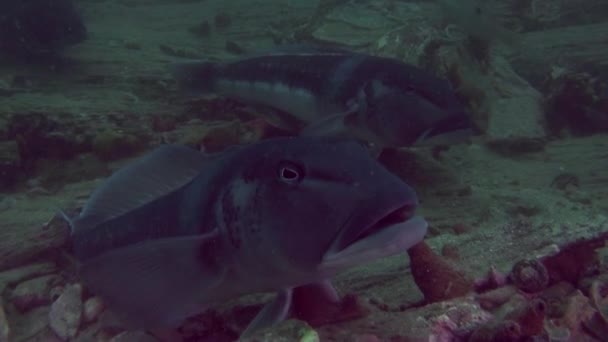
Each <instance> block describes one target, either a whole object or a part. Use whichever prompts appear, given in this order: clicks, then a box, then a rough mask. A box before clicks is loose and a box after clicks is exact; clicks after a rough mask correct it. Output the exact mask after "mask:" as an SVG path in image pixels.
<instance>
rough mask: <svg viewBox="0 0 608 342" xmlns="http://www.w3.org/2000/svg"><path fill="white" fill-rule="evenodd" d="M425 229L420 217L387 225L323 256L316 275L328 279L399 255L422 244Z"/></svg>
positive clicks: (426, 224)
mask: <svg viewBox="0 0 608 342" xmlns="http://www.w3.org/2000/svg"><path fill="white" fill-rule="evenodd" d="M427 230H428V223H427V222H426V221H425V220H424V219H423V218H422V217H420V216H412V217H411V218H410V219H408V220H406V221H401V222H397V223H393V224H389V225H387V226H384V227H383V228H382V229H380V230H378V231H376V232H373V233H372V234H370V235H365V236H361V238H360V239H359V240H356V241H353V242H351V243H350V244H348V245H347V246H346V247H344V248H343V249H341V250H339V251H336V252H334V253H328V254H326V255H325V256H324V258H323V260H322V262H321V264H320V265H319V272H320V274H322V275H324V276H328V277H331V276H333V275H335V274H336V273H338V272H340V271H341V270H344V269H346V268H349V267H352V266H356V265H360V264H363V263H367V262H370V261H373V260H376V259H379V258H383V257H388V256H391V255H395V254H398V253H402V252H404V251H406V250H408V249H409V248H410V247H412V246H414V245H416V244H418V243H419V242H420V241H422V240H423V239H424V236H425V235H426V233H427Z"/></svg>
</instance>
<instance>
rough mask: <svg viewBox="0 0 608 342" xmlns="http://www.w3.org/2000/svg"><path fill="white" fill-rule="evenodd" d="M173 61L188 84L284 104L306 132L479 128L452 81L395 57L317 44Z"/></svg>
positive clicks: (388, 139)
mask: <svg viewBox="0 0 608 342" xmlns="http://www.w3.org/2000/svg"><path fill="white" fill-rule="evenodd" d="M171 68H172V71H173V74H174V76H175V78H176V79H177V80H178V83H179V84H180V85H181V87H182V88H183V89H187V90H189V91H191V92H194V93H218V94H222V95H224V96H227V97H231V98H235V99H238V100H242V101H246V102H251V103H257V104H263V105H266V106H270V107H273V108H276V109H279V110H281V111H283V112H285V113H288V114H289V115H288V117H287V118H286V120H285V121H286V122H287V125H288V126H291V127H290V128H293V129H294V130H295V131H297V133H300V134H303V135H319V136H334V137H335V136H340V137H354V138H357V139H360V140H364V141H368V142H373V143H376V144H377V145H379V146H386V147H404V146H411V145H413V144H416V143H420V142H425V141H430V139H431V138H436V137H439V136H444V135H447V134H450V135H456V134H457V133H460V134H461V135H462V136H467V135H468V134H470V131H471V121H470V118H469V115H468V113H467V111H466V110H465V108H464V107H463V105H462V104H461V103H460V102H459V100H458V99H457V97H456V95H455V93H454V91H453V90H452V88H451V86H450V84H449V83H448V82H447V81H445V80H443V79H440V78H437V77H435V76H434V75H432V74H430V73H428V72H426V71H424V70H422V69H420V68H417V67H415V66H412V65H408V64H405V63H402V62H400V61H398V60H395V59H391V58H384V57H377V56H371V55H365V54H358V53H352V52H347V51H341V50H336V51H333V50H331V51H321V50H313V51H310V52H306V53H294V52H285V53H273V54H267V55H259V56H254V57H250V58H245V59H241V60H238V61H234V62H228V63H211V62H205V61H192V62H183V63H175V64H173V65H172V66H171Z"/></svg>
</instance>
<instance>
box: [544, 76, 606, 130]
mask: <svg viewBox="0 0 608 342" xmlns="http://www.w3.org/2000/svg"><path fill="white" fill-rule="evenodd" d="M546 83H547V84H546V85H545V87H546V89H547V90H546V92H547V95H546V97H547V98H546V105H545V106H546V110H547V114H546V115H547V123H548V127H549V129H550V131H551V132H552V133H553V134H555V135H558V136H560V135H563V133H564V132H566V133H571V134H573V135H576V136H585V135H591V134H596V133H602V132H608V81H606V80H603V79H601V78H600V77H598V76H592V75H591V74H589V73H586V72H568V71H564V72H563V73H562V74H560V75H558V76H556V77H555V78H552V79H550V80H549V81H547V82H546Z"/></svg>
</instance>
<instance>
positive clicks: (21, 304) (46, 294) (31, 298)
mask: <svg viewBox="0 0 608 342" xmlns="http://www.w3.org/2000/svg"><path fill="white" fill-rule="evenodd" d="M60 281H61V279H60V278H59V276H57V275H48V276H43V277H38V278H34V279H31V280H27V281H24V282H22V283H20V284H19V285H17V287H16V288H15V289H14V290H13V291H12V292H11V294H10V300H11V302H12V303H13V305H14V306H15V308H16V309H17V310H18V311H19V312H21V313H24V312H27V311H29V310H32V309H34V308H37V307H39V306H43V305H49V304H51V301H52V300H51V295H50V292H51V288H52V287H53V286H55V285H57V284H58V283H59V282H60Z"/></svg>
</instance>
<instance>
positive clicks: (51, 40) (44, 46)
mask: <svg viewBox="0 0 608 342" xmlns="http://www.w3.org/2000/svg"><path fill="white" fill-rule="evenodd" d="M0 13H1V15H0V51H2V53H4V54H9V55H12V56H16V57H20V58H25V59H27V60H32V59H35V58H42V60H44V58H43V57H51V56H53V55H55V54H58V53H60V52H61V51H62V50H63V49H65V48H66V47H68V46H71V45H74V44H78V43H80V42H82V41H84V40H85V39H86V37H87V29H86V27H85V25H84V23H83V20H82V17H81V15H80V13H79V11H78V9H76V7H75V5H74V3H73V2H72V1H71V0H52V1H50V0H18V1H13V0H1V1H0Z"/></svg>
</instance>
